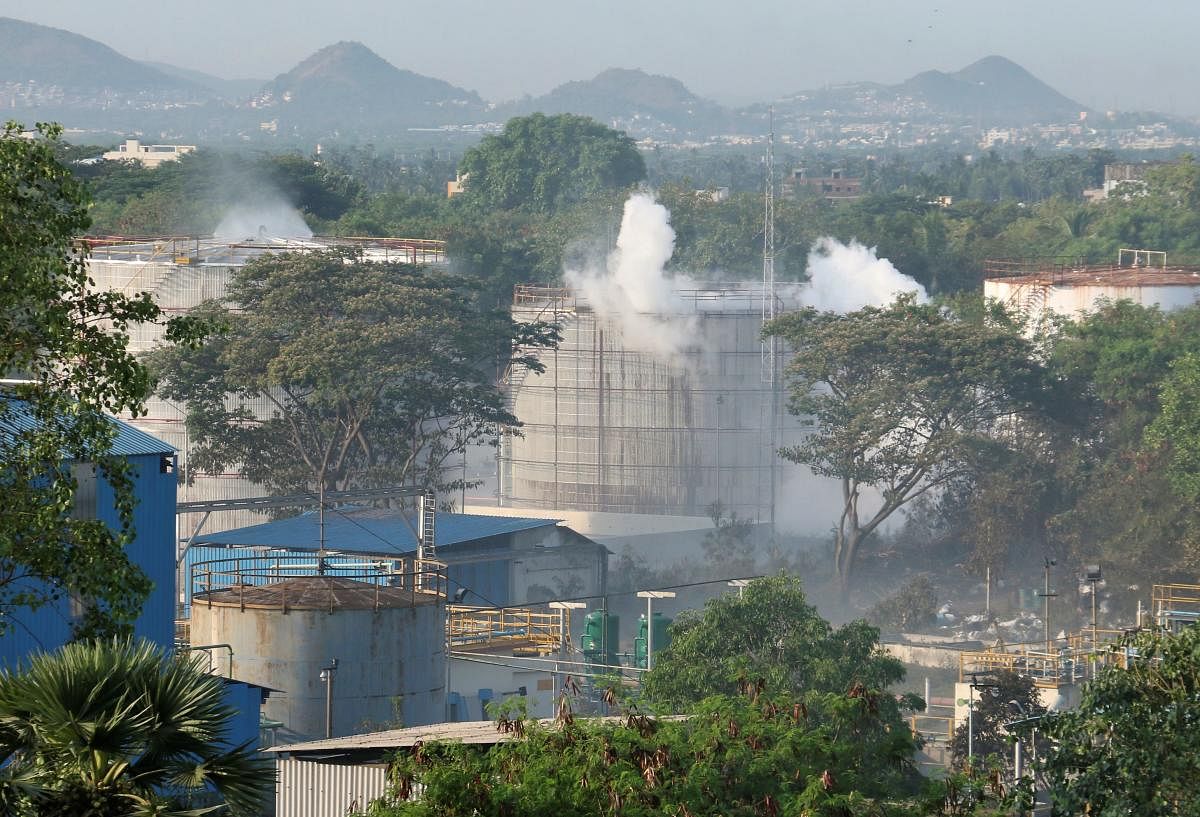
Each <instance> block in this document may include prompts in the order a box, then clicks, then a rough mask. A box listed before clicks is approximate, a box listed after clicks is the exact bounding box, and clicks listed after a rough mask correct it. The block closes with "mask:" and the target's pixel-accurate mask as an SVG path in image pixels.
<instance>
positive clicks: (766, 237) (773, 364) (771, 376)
mask: <svg viewBox="0 0 1200 817" xmlns="http://www.w3.org/2000/svg"><path fill="white" fill-rule="evenodd" d="M769 116H770V125H769V130H768V132H767V162H766V165H767V166H766V171H767V172H766V176H767V178H766V184H765V185H764V192H763V281H762V323H763V326H766V325H767V324H768V323H769V322H770V321H773V320H774V319H775V108H774V106H772V107H771V109H770V114H769ZM778 350H779V340H778V338H776V337H774V336H771V337H769V338H764V339H763V342H762V351H761V356H762V360H761V373H760V380H761V381H762V382H763V383H764V384H766V388H767V394H766V403H767V405H766V409H767V422H766V425H767V427H768V432H767V440H768V441H767V450H766V452H765V454H766V457H767V466H768V468H769V469H770V480H769V482H770V486H769V493H768V496H767V515H768V521H769V522H770V523H771V533H772V534H774V532H775V492H776V489H777V486H776V481H777V475H776V470H777V466H776V462H775V458H776V456H778V455H777V453H776V449H777V448H778V447H779V439H778V428H777V426H778V418H777V415H778V413H779V405H778V389H779V384H778V383H777V382H776V380H778V377H777V376H776V374H777V373H776V369H777V368H778V361H777V358H778Z"/></svg>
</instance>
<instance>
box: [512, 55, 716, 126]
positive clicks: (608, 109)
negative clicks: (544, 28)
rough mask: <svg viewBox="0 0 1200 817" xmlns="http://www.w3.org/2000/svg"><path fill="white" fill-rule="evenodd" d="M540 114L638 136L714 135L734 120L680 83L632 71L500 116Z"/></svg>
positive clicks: (569, 86)
mask: <svg viewBox="0 0 1200 817" xmlns="http://www.w3.org/2000/svg"><path fill="white" fill-rule="evenodd" d="M534 112H541V113H547V114H556V113H574V114H580V115H583V116H590V117H592V118H593V119H597V120H599V121H601V122H605V123H608V124H611V125H615V126H617V127H620V128H622V129H624V130H626V131H628V132H629V133H631V134H632V135H638V132H639V131H644V132H650V131H655V132H661V131H662V130H663V126H664V125H665V126H666V127H667V128H668V129H675V130H678V131H681V132H684V133H691V132H697V131H711V130H713V129H715V128H719V127H720V126H721V125H722V124H723V123H724V122H725V121H727V120H728V118H729V113H728V112H727V111H726V110H725V109H724V108H722V107H721V106H720V105H718V104H716V103H715V102H711V101H709V100H707V99H704V98H702V97H699V96H697V95H696V94H694V93H692V92H691V91H690V90H688V88H687V87H686V86H685V85H684V84H683V83H682V82H680V81H679V80H677V79H675V78H674V77H666V76H660V75H657V74H647V73H646V72H645V71H641V70H637V69H629V68H609V69H608V70H606V71H602V72H600V73H599V74H597V75H596V76H595V77H593V78H592V79H589V80H580V81H575V82H568V83H565V84H563V85H560V86H558V87H557V88H555V89H554V90H552V91H550V92H549V93H547V94H545V95H543V96H539V97H534V98H528V97H527V98H525V99H523V100H519V101H517V102H511V103H508V104H506V105H501V106H499V107H498V108H497V110H496V114H497V118H498V119H507V118H508V117H510V116H518V115H524V114H530V113H534Z"/></svg>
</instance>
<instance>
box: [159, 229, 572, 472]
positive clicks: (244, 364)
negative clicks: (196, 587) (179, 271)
mask: <svg viewBox="0 0 1200 817" xmlns="http://www.w3.org/2000/svg"><path fill="white" fill-rule="evenodd" d="M199 314H202V315H204V316H205V317H206V318H207V319H209V320H211V321H212V322H214V323H218V322H219V323H222V324H224V325H225V327H226V328H227V331H225V332H223V333H221V334H218V335H215V336H213V337H211V338H210V339H209V340H208V342H207V343H205V344H204V345H203V346H201V347H199V348H188V347H168V348H164V349H161V350H159V351H158V352H157V353H155V355H154V356H153V358H152V365H153V367H154V369H155V371H156V372H157V373H158V374H159V376H160V378H161V387H160V390H161V392H162V393H163V394H164V395H165V396H167V397H168V398H170V399H174V400H182V401H186V403H187V413H188V418H189V421H190V423H191V424H192V425H191V427H192V428H194V429H195V431H194V432H193V438H192V444H193V447H192V450H191V455H192V466H193V467H194V468H197V469H199V470H202V471H207V472H217V473H219V472H221V471H223V470H225V469H227V468H229V467H231V466H235V465H236V466H239V467H240V468H241V471H242V473H243V474H245V475H246V476H247V477H248V478H250V479H252V480H254V481H257V482H261V483H263V484H265V485H267V486H269V487H270V488H272V489H274V490H278V491H283V492H292V491H297V490H300V491H306V490H313V491H316V490H318V489H319V488H320V487H321V486H324V487H325V488H326V489H328V490H344V489H346V488H349V487H364V486H381V485H401V484H409V485H417V486H422V487H427V488H429V489H434V490H436V489H438V488H446V487H447V486H446V485H445V484H444V482H443V479H442V465H443V463H444V462H445V461H446V459H447V457H449V456H450V455H451V454H453V453H456V452H461V451H462V450H463V447H464V446H465V445H467V444H470V443H477V442H486V441H488V440H491V439H494V438H495V436H496V434H497V433H498V429H499V428H500V427H501V426H505V425H516V424H517V420H516V418H515V417H513V416H512V414H511V413H510V412H509V411H508V410H507V409H506V408H505V406H504V401H503V397H502V395H501V393H500V392H499V390H498V389H497V387H496V386H495V375H496V373H497V371H498V370H501V369H502V368H503V367H506V366H529V367H533V368H536V367H538V365H539V364H538V363H537V361H536V359H535V357H534V356H533V355H532V354H530V353H529V350H531V349H536V348H538V347H541V346H545V345H548V344H552V343H553V342H554V340H555V337H556V333H555V330H554V329H553V328H552V327H549V326H546V325H541V324H522V323H518V322H514V321H513V320H512V318H511V317H510V316H509V315H508V313H507V312H505V311H503V310H497V309H491V308H485V307H481V306H480V305H479V304H478V303H477V302H476V300H475V297H474V293H473V289H472V286H471V285H470V284H469V283H468V282H465V281H463V280H461V279H459V278H456V277H454V276H451V275H449V274H447V273H444V272H439V271H436V270H433V269H429V268H422V267H414V266H410V265H405V264H395V263H381V262H371V261H366V260H364V259H363V258H361V257H360V256H359V255H356V254H354V253H349V254H347V253H345V252H340V251H325V252H312V253H292V254H283V255H278V256H274V255H272V256H266V257H263V258H261V259H258V260H256V261H254V262H252V263H249V264H247V265H245V266H244V267H242V268H241V269H240V270H239V271H238V273H237V274H236V276H235V277H234V280H233V281H232V282H231V284H230V286H229V289H228V297H227V299H226V300H225V301H224V302H221V303H210V304H207V305H204V306H202V307H201V308H200V310H199Z"/></svg>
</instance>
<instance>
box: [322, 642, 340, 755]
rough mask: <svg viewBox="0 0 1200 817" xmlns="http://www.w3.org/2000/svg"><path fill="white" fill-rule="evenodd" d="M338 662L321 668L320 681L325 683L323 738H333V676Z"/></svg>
mask: <svg viewBox="0 0 1200 817" xmlns="http://www.w3.org/2000/svg"><path fill="white" fill-rule="evenodd" d="M337 668H338V660H337V659H336V658H335V659H333V660H332V661H330V662H329V666H327V667H321V676H320V677H321V680H322V681H324V682H325V738H326V739H329V738H332V737H333V676H334V675H336V674H337Z"/></svg>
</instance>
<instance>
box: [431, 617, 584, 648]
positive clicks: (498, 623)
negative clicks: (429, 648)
mask: <svg viewBox="0 0 1200 817" xmlns="http://www.w3.org/2000/svg"><path fill="white" fill-rule="evenodd" d="M559 613H562V615H560V614H559ZM570 632H571V611H570V610H566V609H564V610H561V611H556V612H549V613H541V612H535V611H534V610H532V609H529V608H524V607H496V608H492V607H464V606H461V605H453V604H452V605H450V608H449V612H448V617H447V620H446V638H447V639H448V640H449V642H450V649H451V650H458V651H462V652H474V651H481V652H484V651H492V650H496V649H502V650H505V651H511V652H512V654H513V655H539V656H541V655H550V654H551V653H554V652H557V651H559V650H560V649H561V648H562V646H563V644H564V643H566V642H567V641H568V640H569V638H570Z"/></svg>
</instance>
